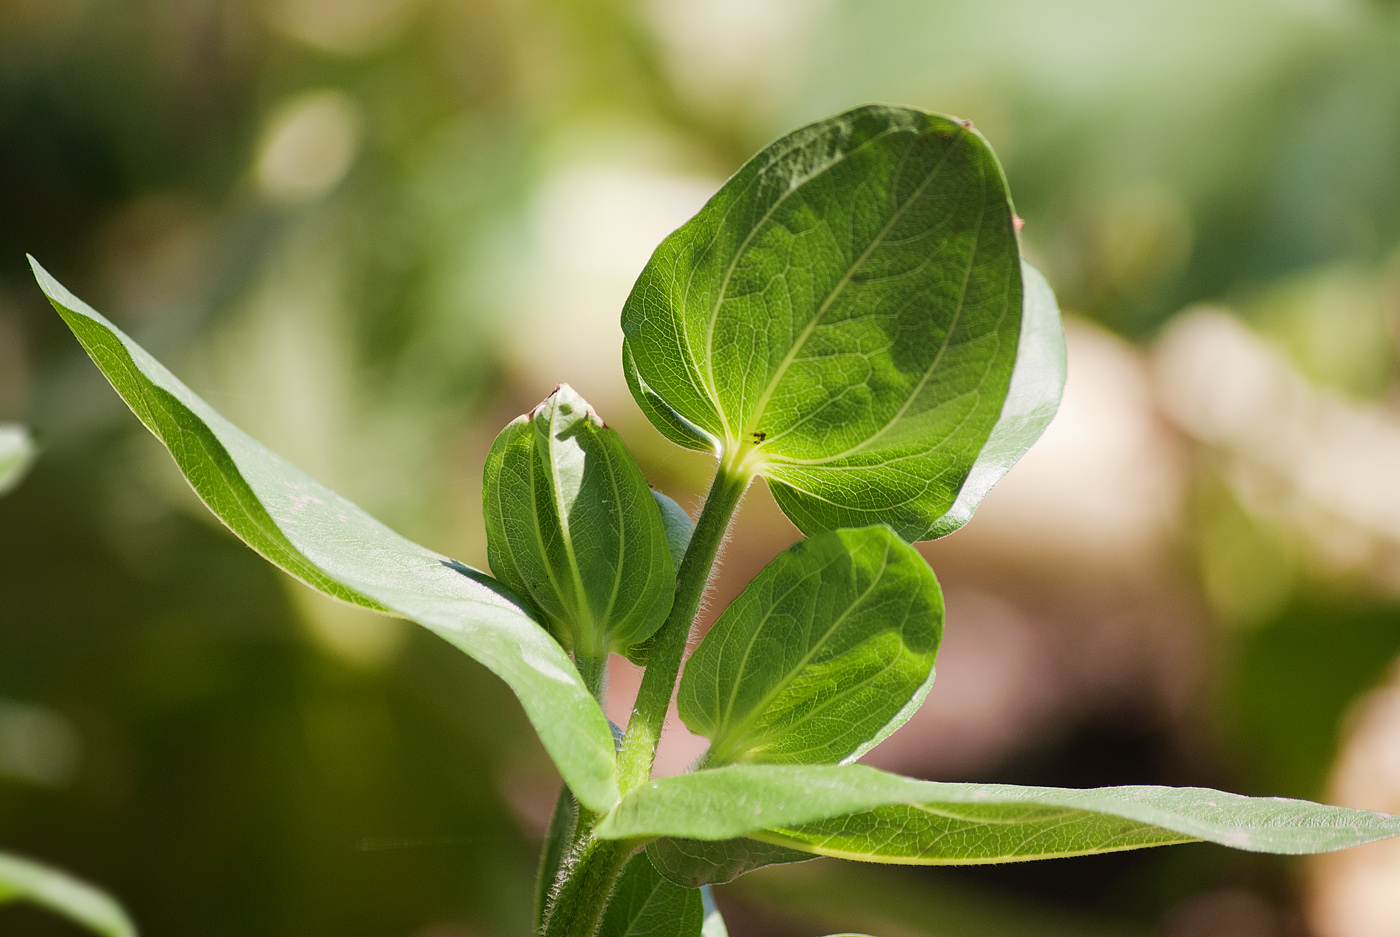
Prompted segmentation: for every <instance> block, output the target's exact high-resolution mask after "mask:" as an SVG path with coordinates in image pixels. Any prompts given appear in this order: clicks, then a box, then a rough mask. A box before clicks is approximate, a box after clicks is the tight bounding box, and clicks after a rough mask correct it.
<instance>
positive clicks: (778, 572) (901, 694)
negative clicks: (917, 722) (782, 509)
mask: <svg viewBox="0 0 1400 937" xmlns="http://www.w3.org/2000/svg"><path fill="white" fill-rule="evenodd" d="M942 634H943V596H942V593H941V592H940V591H939V588H938V580H937V579H935V578H934V575H933V570H931V569H929V567H928V564H927V563H926V562H924V559H923V557H921V556H920V555H919V553H918V551H917V550H915V549H914V548H913V547H911V546H909V544H907V543H905V542H904V541H902V540H900V539H899V537H897V536H896V535H895V533H894V531H892V530H890V528H888V527H884V526H878V527H866V528H863V529H860V530H837V531H824V532H821V533H818V534H814V535H813V536H811V537H808V538H807V539H806V540H800V541H798V542H797V543H795V544H793V545H792V546H791V547H789V548H788V549H787V550H786V551H784V552H783V553H781V554H779V555H778V557H777V558H776V559H774V560H773V562H772V563H770V564H768V566H767V567H766V568H765V569H764V570H763V572H761V573H759V574H758V576H756V577H755V578H754V580H753V581H752V582H751V583H749V585H748V587H747V588H746V589H745V590H744V591H743V593H742V594H740V596H739V597H738V598H737V599H735V600H734V602H733V603H732V604H731V605H730V606H729V608H727V609H725V611H724V614H722V615H721V616H720V618H719V620H718V621H717V622H715V625H714V627H713V628H712V629H711V630H710V633H709V634H707V635H706V636H705V640H703V641H702V642H700V646H699V647H697V648H696V649H695V653H694V654H692V655H691V658H690V661H689V662H688V663H687V664H686V668H685V675H684V677H683V678H682V679H681V687H680V695H679V700H678V703H679V708H680V714H681V718H682V719H683V720H685V724H686V725H687V726H689V727H690V730H691V731H692V732H695V733H696V734H698V735H703V736H706V737H707V738H709V739H711V740H712V743H713V744H712V745H711V748H710V754H709V756H708V759H707V760H708V761H709V762H710V763H712V764H727V763H730V762H736V761H752V762H769V763H778V764H834V763H836V762H838V761H842V760H845V759H848V758H855V757H858V756H859V755H861V754H863V753H864V752H865V751H867V750H868V749H869V748H871V747H872V746H873V745H874V744H875V743H877V742H879V741H880V740H881V739H883V738H884V737H885V736H887V735H888V734H889V733H890V732H893V731H894V729H895V728H897V727H898V726H899V725H900V724H902V723H903V722H904V721H905V720H907V719H908V718H909V716H910V715H912V713H913V711H914V709H915V708H917V705H918V704H919V703H921V702H922V701H923V697H924V696H925V695H927V693H928V687H929V683H930V681H931V679H932V675H933V661H934V658H935V657H936V656H937V654H938V643H939V640H940V638H941V637H942Z"/></svg>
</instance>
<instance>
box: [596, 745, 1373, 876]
mask: <svg viewBox="0 0 1400 937" xmlns="http://www.w3.org/2000/svg"><path fill="white" fill-rule="evenodd" d="M597 832H598V835H599V836H601V837H603V838H610V839H611V838H615V839H634V838H637V837H646V836H682V837H688V838H692V839H708V840H719V839H728V838H731V837H735V836H753V837H755V838H761V839H763V840H765V841H767V842H775V843H778V844H780V845H785V846H790V847H792V848H800V849H804V850H806V851H809V852H814V853H817V854H820V855H840V856H843V857H845V858H860V859H865V860H867V861H874V862H900V863H906V864H966V863H977V862H1007V861H1012V860H1018V859H1043V858H1050V857H1053V856H1069V855H1084V854H1086V853H1095V852H1112V851H1117V850H1121V849H1137V848H1141V847H1143V846H1156V845H1163V844H1167V843H1182V842H1190V841H1193V840H1205V841H1207V842H1213V843H1220V844H1221V845H1225V846H1231V847H1233V848H1235V849H1244V850H1248V851H1250V852H1270V853H1279V854H1283V855H1299V854H1304V853H1315V852H1327V851H1330V850H1334V849H1343V848H1345V847H1347V846H1355V845H1359V844H1361V843H1368V842H1372V841H1374V840H1378V839H1385V838H1387V837H1390V836H1396V835H1400V817H1393V816H1390V815H1388V814H1383V813H1374V812H1372V811H1368V810H1351V809H1347V808H1345V807H1329V806H1326V805H1322V804H1314V803H1309V802H1307V801H1301V800H1287V799H1284V798H1276V797H1274V798H1255V797H1241V796H1240V795H1238V794H1226V793H1221V792H1220V791H1212V790H1206V789H1204V788H1170V787H1117V788H1111V787H1110V788H1099V789H1095V790H1066V789H1060V788H1046V787H1017V786H1013V785H1002V784H946V783H939V782H934V781H916V780H912V779H910V778H902V777H899V776H897V775H892V774H887V773H885V772H883V771H877V770H876V769H874V768H869V767H866V766H864V765H830V766H810V767H798V766H786V765H781V766H780V765H731V766H728V767H724V768H715V769H711V770H707V771H698V772H695V773H693V774H687V775H681V776H679V777H674V778H665V779H662V780H658V781H651V782H649V783H647V784H645V785H642V786H641V787H639V788H637V789H636V790H634V791H632V792H631V793H629V794H628V795H627V796H626V797H624V798H623V800H622V802H621V803H619V804H618V805H617V807H615V808H614V809H613V810H612V811H611V812H610V813H609V814H608V815H607V816H606V817H605V818H604V819H603V821H602V822H601V823H599V825H598V829H597Z"/></svg>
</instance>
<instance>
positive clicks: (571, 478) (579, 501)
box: [482, 384, 676, 659]
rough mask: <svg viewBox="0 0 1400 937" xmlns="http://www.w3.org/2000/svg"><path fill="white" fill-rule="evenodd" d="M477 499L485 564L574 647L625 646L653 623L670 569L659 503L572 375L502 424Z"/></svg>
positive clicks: (594, 654) (670, 590)
mask: <svg viewBox="0 0 1400 937" xmlns="http://www.w3.org/2000/svg"><path fill="white" fill-rule="evenodd" d="M482 499H483V504H484V508H485V511H484V513H485V517H486V536H487V546H488V550H489V556H490V561H491V571H492V572H493V573H495V574H496V575H497V576H498V577H500V579H501V580H502V581H503V582H505V583H506V584H507V585H508V586H510V587H511V588H512V589H514V590H515V591H516V592H518V593H520V594H521V595H523V596H527V597H528V598H529V599H530V601H531V602H532V603H533V605H534V607H535V609H537V610H538V612H539V613H540V616H541V618H542V619H543V621H545V622H546V623H547V624H548V625H549V629H550V631H551V632H552V633H553V634H554V636H555V637H556V638H558V639H559V641H560V643H562V644H563V645H564V647H565V648H568V649H570V650H572V651H574V653H575V655H576V656H577V655H582V656H583V657H586V658H590V659H598V658H601V657H604V656H606V655H607V653H608V652H609V651H616V652H618V653H625V652H626V651H627V649H628V648H630V647H631V646H632V645H634V644H639V643H641V642H642V641H645V640H646V639H647V638H649V637H651V635H652V633H653V632H654V631H656V629H657V628H659V627H661V622H662V621H663V620H664V619H665V618H666V613H667V612H668V611H670V610H671V601H672V599H673V598H674V597H675V593H676V575H675V565H674V563H673V560H672V557H671V549H670V544H669V542H668V539H667V530H666V527H665V525H664V524H663V522H662V516H661V510H660V507H659V505H658V504H657V502H656V500H655V499H653V498H652V497H651V493H650V489H649V488H648V487H647V482H646V479H645V478H644V477H642V472H641V469H639V468H637V464H636V462H634V461H633V460H632V455H631V453H629V452H628V451H627V447H626V446H625V445H623V443H622V440H621V439H619V438H618V437H617V434H616V433H614V432H613V431H612V430H610V429H608V428H607V427H606V426H605V425H604V424H603V421H602V420H601V419H600V418H599V417H598V415H597V414H596V413H595V412H594V411H593V408H592V407H590V406H589V405H588V404H587V403H586V402H585V401H584V399H583V398H582V397H580V396H579V395H578V394H577V393H575V392H574V390H573V388H571V387H569V385H567V384H562V385H560V386H559V388H558V389H557V390H555V392H554V393H553V394H551V395H550V396H549V398H548V399H547V400H545V401H544V402H543V403H541V404H540V405H539V406H538V407H536V408H535V409H534V410H533V411H531V412H530V413H528V414H526V415H525V416H522V417H520V418H518V419H516V420H514V421H513V422H512V423H511V424H510V425H509V426H507V427H506V428H505V429H504V430H502V431H501V434H500V436H498V437H497V438H496V443H495V445H493V446H492V447H491V452H490V453H489V454H488V455H487V457H486V473H485V481H484V485H483V488H482Z"/></svg>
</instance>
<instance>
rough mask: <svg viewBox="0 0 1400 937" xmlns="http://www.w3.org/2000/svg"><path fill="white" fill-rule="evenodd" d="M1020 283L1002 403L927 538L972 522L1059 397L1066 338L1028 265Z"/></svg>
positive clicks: (1045, 287) (1045, 289)
mask: <svg viewBox="0 0 1400 937" xmlns="http://www.w3.org/2000/svg"><path fill="white" fill-rule="evenodd" d="M1021 281H1022V283H1023V284H1024V293H1025V299H1024V303H1023V307H1022V311H1021V339H1020V343H1019V344H1018V346H1017V351H1016V368H1015V370H1014V371H1012V374H1011V386H1010V388H1009V389H1008V390H1007V394H1006V402H1005V403H1003V404H1002V408H1001V415H1000V416H999V417H998V418H997V422H996V425H995V426H993V427H992V432H991V435H990V436H988V437H987V442H986V445H984V446H983V447H982V451H981V452H979V453H978V454H977V462H976V463H975V464H974V465H973V466H972V471H971V472H970V473H969V474H968V476H967V480H966V481H965V482H963V486H962V488H961V489H959V491H958V497H957V500H956V501H954V502H953V506H952V507H951V508H949V509H948V513H947V514H944V515H943V516H942V517H940V518H939V519H938V521H937V522H936V523H935V524H934V527H933V530H932V531H930V536H931V537H944V536H947V535H948V534H951V533H952V532H953V531H955V530H957V529H958V528H959V527H961V526H963V525H964V524H966V523H967V522H968V521H970V520H971V519H972V512H973V511H975V510H977V506H978V505H979V504H981V503H982V499H983V498H985V497H986V496H987V492H989V491H991V490H992V486H993V485H995V484H996V483H997V482H999V481H1001V479H1002V477H1003V476H1005V475H1006V473H1007V472H1009V471H1011V467H1012V466H1014V465H1015V464H1016V463H1017V462H1018V461H1020V458H1021V456H1023V455H1025V454H1026V451H1027V450H1028V449H1030V447H1031V446H1032V445H1034V444H1035V441H1036V440H1037V439H1039V438H1040V436H1041V434H1042V433H1044V432H1045V428H1046V427H1047V426H1049V425H1050V421H1051V420H1053V419H1054V418H1055V411H1056V410H1058V409H1059V406H1060V398H1061V397H1062V396H1063V395H1064V390H1065V374H1066V361H1065V332H1064V326H1063V325H1062V324H1061V322H1060V308H1059V306H1058V305H1056V303H1055V294H1054V292H1053V291H1052V290H1051V289H1050V284H1049V283H1047V282H1046V281H1045V275H1044V274H1043V273H1041V272H1040V271H1039V270H1037V269H1035V268H1034V267H1032V266H1031V265H1030V264H1028V263H1024V262H1023V263H1022V264H1021Z"/></svg>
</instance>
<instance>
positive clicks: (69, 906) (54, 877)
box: [0, 852, 136, 937]
mask: <svg viewBox="0 0 1400 937" xmlns="http://www.w3.org/2000/svg"><path fill="white" fill-rule="evenodd" d="M8 901H31V902H33V903H34V904H37V905H40V906H41V907H44V908H47V909H49V910H50V911H53V912H55V913H57V914H61V915H63V916H64V917H66V918H68V919H69V920H72V921H74V922H76V923H78V924H81V925H83V926H84V927H86V928H87V929H88V930H91V931H93V932H94V933H97V934H102V935H103V937H136V928H135V926H133V925H132V923H131V920H130V919H129V918H128V917H127V916H126V912H124V911H122V909H121V907H120V906H118V904H117V903H116V902H115V901H113V900H112V899H111V898H109V897H107V896H106V895H105V894H103V893H102V892H100V891H98V890H97V889H96V888H93V887H92V886H91V885H88V884H86V883H85V882H80V881H78V880H77V879H75V878H73V877H72V876H71V875H68V874H67V873H65V872H60V871H58V870H57V869H51V868H49V867H48V866H46V865H41V864H39V863H38V862H34V861H33V860H30V859H21V858H20V857H18V856H11V855H8V854H7V853H3V852H0V904H4V903H5V902H8Z"/></svg>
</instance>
